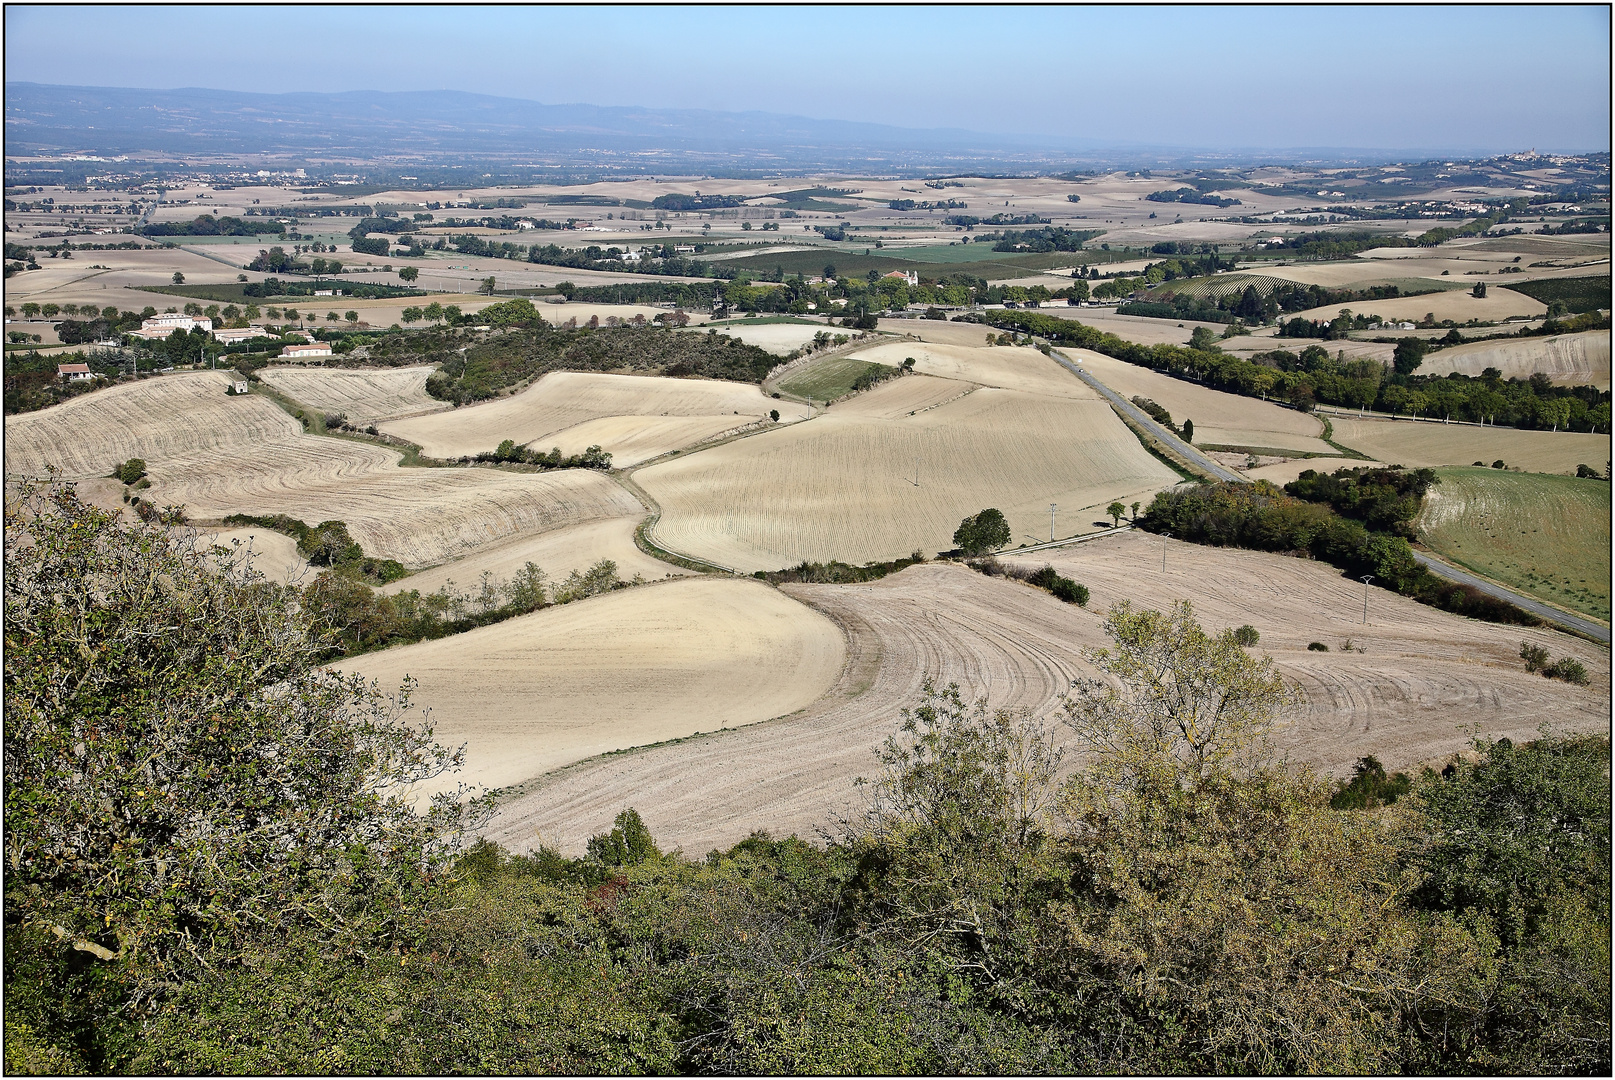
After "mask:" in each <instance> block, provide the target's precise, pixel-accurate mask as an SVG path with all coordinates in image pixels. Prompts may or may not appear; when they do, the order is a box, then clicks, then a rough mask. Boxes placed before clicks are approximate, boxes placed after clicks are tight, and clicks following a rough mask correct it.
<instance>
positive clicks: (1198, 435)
mask: <svg viewBox="0 0 1615 1080" xmlns="http://www.w3.org/2000/svg"><path fill="white" fill-rule="evenodd" d="M1060 351H1061V352H1063V353H1065V354H1066V355H1067V356H1069V357H1070V358H1071V359H1072V360H1080V361H1081V362H1082V365H1083V366H1084V367H1086V368H1087V369H1088V370H1089V371H1091V372H1092V373H1093V374H1094V375H1095V376H1097V377H1098V378H1099V381H1100V382H1102V383H1104V384H1105V385H1106V386H1108V387H1110V388H1111V389H1112V390H1114V391H1116V392H1117V393H1118V394H1121V395H1122V396H1123V397H1127V398H1132V397H1146V398H1149V399H1150V400H1151V401H1154V402H1155V403H1156V404H1157V405H1160V406H1161V407H1162V408H1164V409H1165V410H1166V411H1167V412H1169V413H1171V414H1172V421H1173V423H1175V424H1177V425H1178V426H1179V427H1182V426H1183V422H1184V421H1185V420H1193V421H1194V441H1195V443H1197V444H1199V445H1202V446H1205V445H1210V446H1270V447H1275V448H1278V449H1283V450H1301V451H1305V452H1307V453H1314V454H1332V453H1335V452H1336V451H1335V450H1334V448H1333V447H1331V446H1330V445H1329V444H1328V443H1326V442H1324V441H1323V438H1322V435H1323V424H1322V423H1321V422H1320V421H1318V420H1317V419H1315V418H1314V417H1311V416H1308V415H1307V414H1306V413H1301V412H1296V411H1295V410H1294V409H1286V408H1284V407H1282V406H1279V405H1275V404H1273V403H1271V402H1267V401H1261V400H1259V399H1257V398H1248V397H1242V396H1240V395H1239V394H1228V393H1224V392H1223V391H1221V390H1212V389H1211V388H1209V387H1205V386H1201V385H1199V384H1197V383H1192V382H1188V381H1187V380H1184V379H1174V378H1173V377H1172V376H1170V375H1162V374H1161V373H1160V372H1157V371H1151V370H1150V369H1149V368H1144V367H1139V366H1138V365H1137V364H1129V363H1127V362H1126V361H1124V360H1115V359H1112V358H1111V357H1108V356H1104V355H1102V354H1100V353H1096V352H1092V351H1090V350H1088V349H1061V350H1060Z"/></svg>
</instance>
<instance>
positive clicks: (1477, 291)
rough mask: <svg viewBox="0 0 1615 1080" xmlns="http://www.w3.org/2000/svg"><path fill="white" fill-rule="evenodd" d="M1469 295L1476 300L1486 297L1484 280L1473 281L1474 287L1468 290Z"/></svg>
mask: <svg viewBox="0 0 1615 1080" xmlns="http://www.w3.org/2000/svg"><path fill="white" fill-rule="evenodd" d="M1469 295H1471V296H1473V297H1474V298H1475V299H1477V300H1484V299H1486V283H1485V282H1484V281H1477V282H1475V287H1474V288H1473V289H1471V290H1470V291H1469Z"/></svg>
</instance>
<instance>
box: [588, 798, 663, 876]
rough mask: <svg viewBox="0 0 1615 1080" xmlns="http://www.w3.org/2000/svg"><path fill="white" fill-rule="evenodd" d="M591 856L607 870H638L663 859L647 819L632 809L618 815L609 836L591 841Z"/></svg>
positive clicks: (606, 834)
mask: <svg viewBox="0 0 1615 1080" xmlns="http://www.w3.org/2000/svg"><path fill="white" fill-rule="evenodd" d="M589 854H590V855H592V856H593V857H594V858H596V859H599V860H600V861H601V862H603V863H605V864H606V865H607V866H638V865H639V864H640V863H642V862H646V861H648V860H651V859H660V858H661V857H662V853H661V851H660V850H659V849H658V848H657V847H656V844H655V842H654V841H653V840H652V839H651V834H650V830H649V829H647V828H646V827H645V822H644V819H643V818H641V817H640V816H639V811H637V810H635V809H633V808H632V807H630V808H628V809H627V810H624V811H623V812H622V813H620V814H618V815H617V819H616V820H615V821H614V822H612V826H611V831H610V832H609V833H601V834H600V835H598V836H593V837H590V839H589Z"/></svg>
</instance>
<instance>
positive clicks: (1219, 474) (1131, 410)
mask: <svg viewBox="0 0 1615 1080" xmlns="http://www.w3.org/2000/svg"><path fill="white" fill-rule="evenodd" d="M1049 355H1050V356H1052V357H1053V358H1054V359H1055V360H1056V361H1057V362H1058V363H1059V364H1060V365H1061V366H1063V367H1064V368H1065V369H1066V370H1067V371H1069V372H1071V373H1072V374H1073V375H1075V376H1076V377H1077V378H1079V379H1081V380H1082V381H1083V382H1085V383H1087V384H1088V385H1089V386H1091V387H1093V388H1094V389H1095V390H1097V391H1099V392H1100V393H1101V394H1103V395H1105V398H1106V399H1107V400H1108V401H1110V403H1111V404H1112V405H1114V406H1116V408H1118V409H1120V410H1121V411H1122V412H1124V413H1126V414H1127V415H1128V417H1129V418H1130V419H1132V420H1133V422H1134V423H1136V424H1138V425H1139V426H1140V427H1142V428H1144V429H1145V430H1147V431H1149V432H1150V433H1151V434H1152V435H1154V436H1155V437H1156V438H1157V439H1160V440H1161V441H1162V442H1163V443H1165V444H1166V445H1167V446H1170V447H1171V448H1172V449H1173V450H1174V451H1175V452H1176V453H1177V454H1179V455H1180V456H1182V457H1183V458H1185V459H1187V460H1189V461H1192V462H1194V463H1195V464H1196V465H1198V466H1200V467H1201V468H1202V469H1204V470H1206V471H1207V472H1209V473H1210V474H1211V475H1212V476H1215V477H1216V478H1217V479H1219V480H1230V481H1233V482H1234V483H1249V481H1247V480H1246V479H1245V478H1244V477H1243V476H1241V475H1239V474H1238V473H1236V472H1234V471H1233V470H1232V469H1229V468H1226V467H1224V466H1222V465H1219V464H1217V463H1216V462H1215V461H1212V460H1211V459H1210V458H1208V457H1207V456H1206V455H1205V454H1202V453H1201V452H1200V451H1198V450H1196V449H1195V448H1194V447H1193V446H1190V445H1189V444H1188V443H1186V442H1184V441H1183V440H1182V439H1180V438H1178V437H1177V436H1176V435H1174V434H1172V433H1171V432H1170V431H1168V430H1167V429H1166V428H1165V427H1163V426H1162V425H1160V424H1158V423H1156V422H1155V420H1154V418H1153V417H1151V416H1150V414H1149V413H1147V412H1145V411H1144V410H1143V409H1140V408H1139V407H1138V406H1137V405H1134V404H1133V403H1132V402H1131V401H1128V400H1127V399H1126V398H1124V397H1122V396H1121V395H1120V394H1118V393H1116V391H1114V390H1112V389H1111V388H1110V387H1108V386H1106V385H1105V384H1104V383H1102V382H1100V381H1099V379H1098V378H1097V377H1096V376H1095V375H1094V374H1093V373H1092V372H1090V371H1089V370H1088V369H1087V368H1085V367H1083V366H1082V365H1081V364H1076V363H1072V362H1071V361H1070V360H1068V359H1066V358H1065V356H1063V355H1061V353H1060V351H1059V350H1058V349H1056V350H1054V351H1053V352H1051V353H1050V354H1049Z"/></svg>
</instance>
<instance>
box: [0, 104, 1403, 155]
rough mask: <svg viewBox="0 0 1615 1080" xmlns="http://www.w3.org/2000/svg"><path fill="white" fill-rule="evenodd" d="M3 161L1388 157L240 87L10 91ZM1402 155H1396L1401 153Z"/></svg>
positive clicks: (771, 115) (779, 117)
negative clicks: (42, 157)
mask: <svg viewBox="0 0 1615 1080" xmlns="http://www.w3.org/2000/svg"><path fill="white" fill-rule="evenodd" d="M5 125H6V127H5V131H6V151H7V154H8V155H11V156H17V155H24V156H32V155H39V154H46V155H53V156H54V155H62V154H94V155H128V156H140V155H162V156H181V157H186V158H191V159H195V158H199V157H228V158H255V157H261V158H265V159H279V160H297V161H299V162H303V161H309V162H313V161H325V162H340V161H353V162H359V161H365V162H377V163H390V164H400V165H401V164H406V163H409V162H423V163H425V162H439V163H442V162H446V161H448V160H451V159H460V160H464V159H467V158H475V159H478V160H487V161H502V162H507V163H517V162H520V163H523V164H531V165H540V166H565V165H581V166H589V167H594V168H599V167H606V166H610V167H616V168H621V169H627V170H632V171H638V172H653V171H670V170H672V169H677V168H685V169H694V170H697V171H711V170H715V169H734V168H746V169H757V170H767V169H778V170H803V169H850V170H854V171H860V172H870V171H876V170H881V169H894V168H895V169H921V168H923V169H936V170H945V169H959V168H970V169H985V168H991V167H998V168H1008V169H1016V168H1018V169H1032V168H1035V169H1038V170H1040V171H1047V170H1057V169H1058V168H1071V167H1093V166H1099V167H1106V166H1116V165H1124V164H1129V163H1134V162H1137V163H1142V164H1145V165H1165V164H1172V163H1182V164H1213V163H1215V164H1236V163H1242V162H1246V161H1250V160H1253V159H1256V158H1260V159H1264V160H1272V161H1276V160H1305V159H1313V160H1316V159H1317V158H1318V157H1320V156H1328V157H1351V158H1354V159H1356V160H1362V161H1367V160H1388V159H1389V157H1390V155H1387V154H1380V153H1374V152H1364V151H1344V150H1342V151H1314V150H1290V151H1282V152H1277V153H1274V152H1269V151H1259V152H1256V151H1253V152H1250V153H1241V152H1238V151H1235V152H1217V153H1213V152H1206V151H1194V150H1185V149H1183V148H1174V147H1152V146H1146V145H1140V144H1134V145H1126V144H1116V143H1103V142H1099V141H1096V140H1088V139H1070V138H1054V137H1040V136H1029V135H1018V134H989V133H984V132H978V131H965V130H960V129H956V128H927V129H914V128H901V127H892V126H888V125H884V124H868V123H855V122H850V121H839V120H814V119H809V118H807V117H801V116H784V115H780V114H777V113H765V112H715V111H707V110H700V109H653V108H639V107H606V106H597V105H544V104H541V103H539V102H536V101H526V100H523V99H520V98H505V97H492V96H489V95H486V94H470V93H463V92H460V91H454V90H421V91H413V92H404V93H383V92H371V91H359V92H352V93H341V94H320V93H286V94H249V93H239V92H236V91H228V90H208V89H182V90H143V89H131V88H120V87H92V86H52V85H47V84H42V83H26V82H8V83H6V84H5ZM1402 154H1403V155H1404V156H1405V155H1406V151H1403V152H1402Z"/></svg>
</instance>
